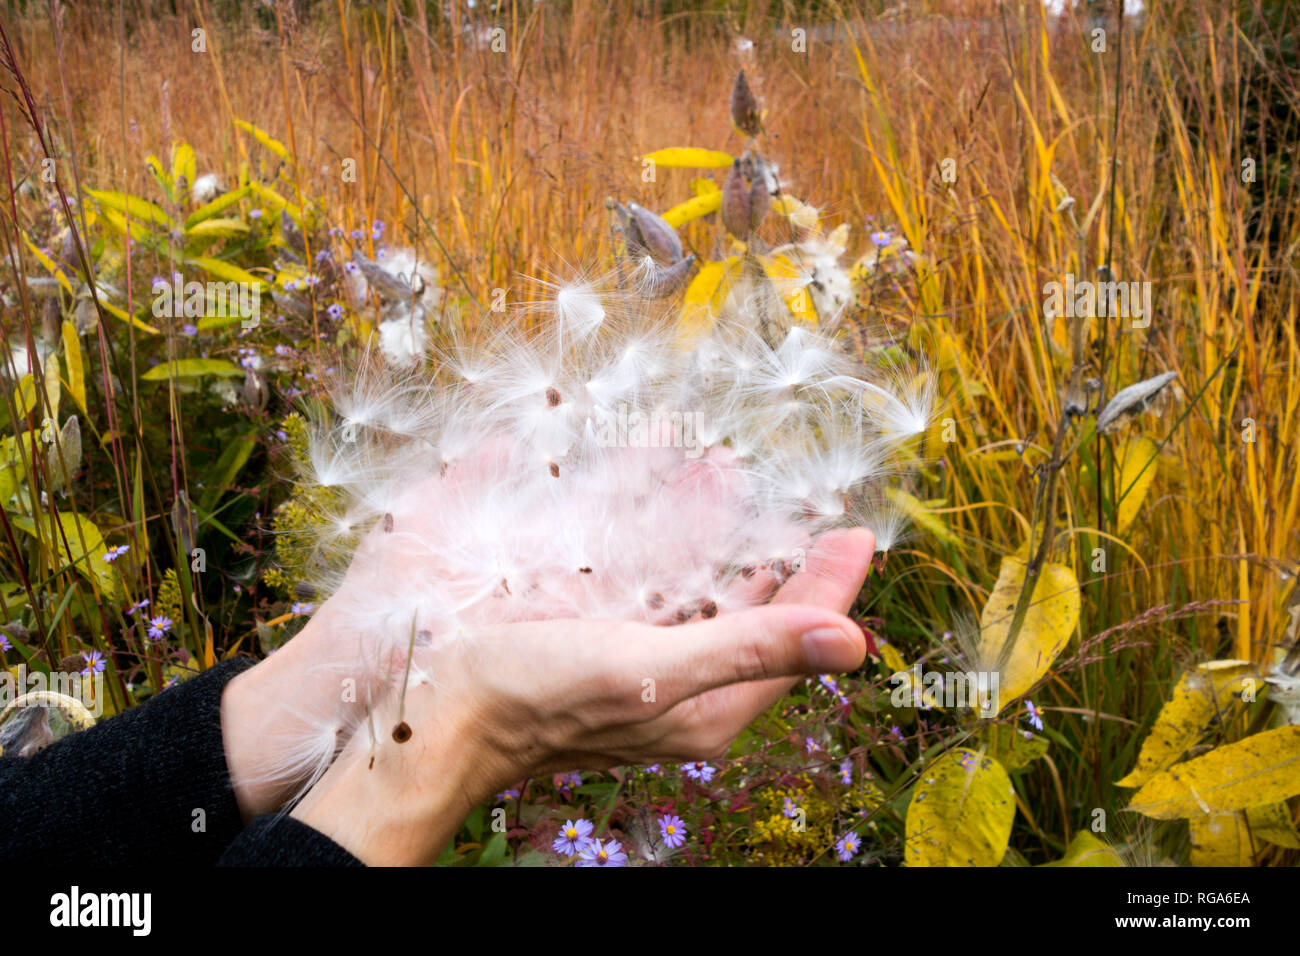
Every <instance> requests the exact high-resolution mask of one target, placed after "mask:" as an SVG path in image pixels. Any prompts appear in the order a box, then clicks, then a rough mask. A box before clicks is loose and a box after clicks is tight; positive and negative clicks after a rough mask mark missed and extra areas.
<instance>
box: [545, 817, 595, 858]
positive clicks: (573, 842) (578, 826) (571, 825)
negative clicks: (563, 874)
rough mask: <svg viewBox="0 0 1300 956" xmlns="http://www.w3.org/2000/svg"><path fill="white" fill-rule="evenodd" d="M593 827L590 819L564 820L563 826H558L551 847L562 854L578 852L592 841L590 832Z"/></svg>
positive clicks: (570, 854)
mask: <svg viewBox="0 0 1300 956" xmlns="http://www.w3.org/2000/svg"><path fill="white" fill-rule="evenodd" d="M595 829H596V828H595V827H593V826H592V825H591V821H590V820H583V819H577V820H565V821H564V826H562V827H560V835H559V836H557V837H556V838H555V840H554V842H552V843H551V849H552V850H554V851H555V852H556V853H559V854H562V855H563V856H573V855H574V854H575V853H580V852H581V851H582V850H583V848H584V847H586V846H587V845H588V844H589V843H591V842H592V840H591V834H592V832H593V831H594V830H595Z"/></svg>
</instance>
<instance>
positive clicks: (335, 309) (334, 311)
mask: <svg viewBox="0 0 1300 956" xmlns="http://www.w3.org/2000/svg"><path fill="white" fill-rule="evenodd" d="M325 314H326V315H328V316H329V317H330V318H331V319H333V320H334V321H335V322H337V321H339V320H340V319H341V318H343V306H341V305H339V304H338V303H337V302H334V303H332V304H331V305H330V307H329V308H328V309H326V310H325Z"/></svg>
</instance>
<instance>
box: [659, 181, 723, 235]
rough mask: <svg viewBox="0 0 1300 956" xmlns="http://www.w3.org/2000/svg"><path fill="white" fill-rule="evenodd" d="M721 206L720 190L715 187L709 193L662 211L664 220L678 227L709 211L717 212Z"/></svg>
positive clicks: (675, 227) (705, 214)
mask: <svg viewBox="0 0 1300 956" xmlns="http://www.w3.org/2000/svg"><path fill="white" fill-rule="evenodd" d="M721 208H722V191H721V190H719V189H715V190H714V191H713V192H711V193H704V194H703V195H701V196H696V197H695V198H693V199H688V200H686V202H684V203H679V204H678V205H676V206H673V208H672V209H669V210H668V211H667V212H666V213H664V216H663V218H664V222H666V223H668V225H670V226H672V227H673V228H674V229H680V228H681V227H682V226H684V225H686V224H687V223H688V222H693V221H694V220H696V219H699V218H700V217H701V216H707V215H708V214H709V213H711V212H717V211H718V210H719V209H721Z"/></svg>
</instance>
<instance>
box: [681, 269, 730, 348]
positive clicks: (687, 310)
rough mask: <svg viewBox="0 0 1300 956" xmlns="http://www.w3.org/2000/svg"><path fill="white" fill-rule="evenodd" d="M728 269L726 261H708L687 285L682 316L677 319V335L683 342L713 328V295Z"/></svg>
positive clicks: (691, 339)
mask: <svg viewBox="0 0 1300 956" xmlns="http://www.w3.org/2000/svg"><path fill="white" fill-rule="evenodd" d="M726 271H727V264H726V263H725V262H706V263H704V265H703V267H701V269H700V271H699V272H697V273H696V274H695V278H694V279H692V280H691V284H690V285H689V286H687V287H686V295H685V296H684V297H683V298H682V312H681V317H680V318H678V320H677V336H678V339H679V340H680V341H682V342H683V343H686V342H690V341H693V340H694V339H696V338H697V337H699V336H701V335H706V334H708V332H709V330H710V329H712V328H713V318H714V314H713V297H714V293H716V292H717V291H718V285H719V283H721V282H722V277H723V275H725V274H726Z"/></svg>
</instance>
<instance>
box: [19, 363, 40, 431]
mask: <svg viewBox="0 0 1300 956" xmlns="http://www.w3.org/2000/svg"><path fill="white" fill-rule="evenodd" d="M35 407H36V378H35V376H33V375H32V373H31V372H28V373H27V374H26V375H24V376H23V377H22V378H20V379H19V380H18V387H17V388H15V389H14V410H15V411H16V412H17V415H16V420H17V421H20V422H21V421H23V420H24V419H26V418H27V416H28V415H30V414H31V413H32V409H34V408H35Z"/></svg>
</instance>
